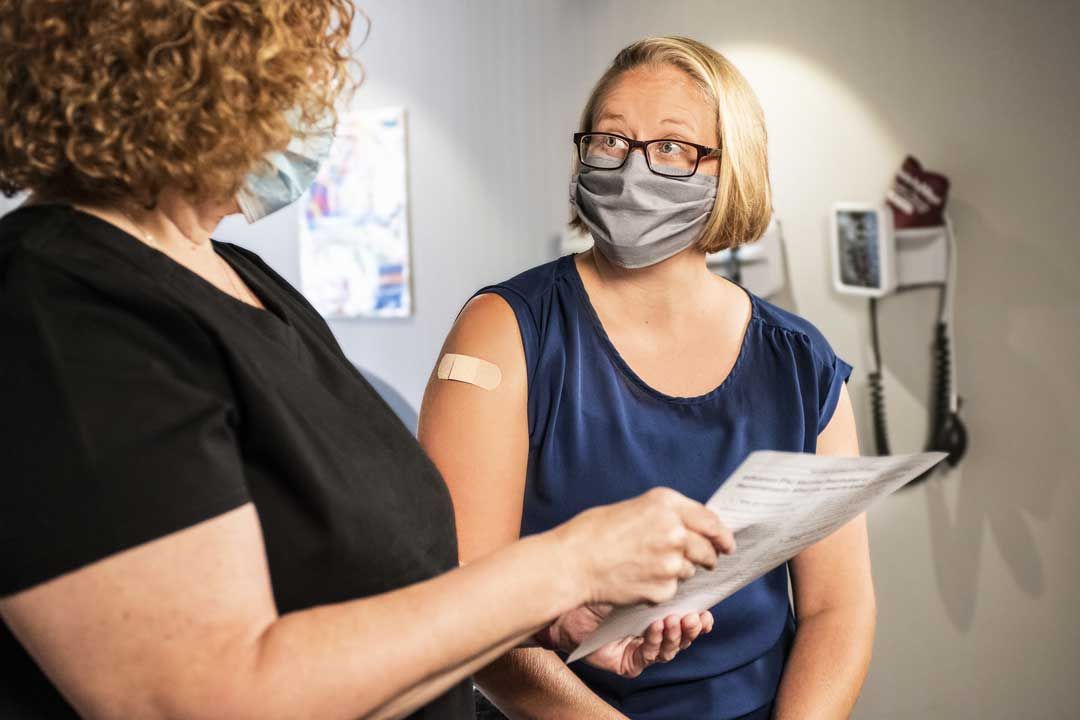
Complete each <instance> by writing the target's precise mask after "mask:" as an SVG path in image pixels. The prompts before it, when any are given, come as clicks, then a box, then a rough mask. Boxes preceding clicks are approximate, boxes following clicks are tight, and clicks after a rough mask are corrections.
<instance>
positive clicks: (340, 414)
mask: <svg viewBox="0 0 1080 720" xmlns="http://www.w3.org/2000/svg"><path fill="white" fill-rule="evenodd" d="M216 248H217V250H218V252H219V253H220V254H221V255H222V256H223V257H224V258H225V260H227V261H228V262H229V263H230V264H231V265H232V266H233V268H235V269H236V271H237V272H238V273H239V274H240V276H241V277H243V279H244V280H245V282H247V283H248V285H249V286H250V287H251V289H252V290H253V291H254V292H255V294H256V295H258V296H259V298H260V299H261V300H262V302H263V304H264V305H265V306H266V308H267V309H266V310H260V309H258V308H254V307H251V306H249V305H246V304H244V303H242V302H240V301H238V300H236V299H234V298H232V297H230V296H228V295H226V294H225V293H222V292H220V291H219V290H217V289H216V288H215V287H214V286H213V285H211V284H210V283H208V282H206V281H205V280H203V279H202V278H201V277H199V276H198V275H196V274H195V273H192V272H191V271H189V270H188V269H187V268H185V267H183V266H182V265H180V264H178V263H176V262H174V261H173V260H171V259H170V258H168V257H167V256H165V255H164V254H162V253H160V252H158V251H156V250H154V249H153V248H151V247H149V246H147V245H145V244H144V243H142V242H140V241H139V240H137V239H136V238H134V237H132V236H131V235H129V234H127V233H125V232H123V231H121V230H119V229H118V228H116V227H114V226H113V225H111V224H109V223H106V222H104V221H102V220H100V219H98V218H96V217H94V216H92V215H88V214H85V213H82V212H79V211H77V210H74V209H72V208H70V207H68V206H64V205H46V206H36V207H28V208H22V209H19V210H17V211H15V212H14V213H11V214H10V215H8V216H7V217H5V218H3V219H2V220H0V402H2V404H3V405H2V412H0V597H3V596H7V595H11V594H14V593H17V592H19V591H20V590H24V589H26V588H30V587H33V586H34V585H37V584H39V583H41V582H44V581H46V580H49V579H50V578H54V577H57V576H59V575H62V574H64V573H67V572H70V571H73V570H76V569H78V568H80V567H83V566H85V565H87V564H89V563H93V562H94V561H97V560H101V559H102V558H105V557H108V556H109V555H112V554H114V553H118V552H120V551H122V550H125V549H127V548H131V547H133V546H136V545H139V544H141V543H145V542H147V541H150V540H153V539H155V538H159V537H161V536H164V535H168V534H169V533H172V532H175V531H178V530H181V529H183V528H185V527H188V526H190V525H193V524H195V523H198V522H201V521H203V520H207V519H210V518H213V517H215V516H218V515H220V514H222V513H224V512H226V511H229V510H231V509H234V508H237V507H239V506H241V505H244V504H245V503H249V502H252V503H254V505H255V509H256V511H257V512H258V516H259V521H260V522H261V524H262V531H263V536H264V540H265V544H266V553H267V556H268V558H269V563H270V575H271V581H272V584H273V590H274V598H275V600H276V601H277V607H278V609H279V611H280V612H281V613H283V614H284V613H288V612H292V611H296V610H302V609H304V608H310V607H314V606H317V605H324V604H328V603H336V602H341V601H345V600H351V599H355V598H362V597H366V596H370V595H376V594H379V593H383V592H387V591H389V590H393V589H395V588H400V587H403V586H405V585H409V584H412V583H416V582H419V581H422V580H426V579H428V578H431V577H433V576H435V575H438V574H440V573H442V572H445V571H447V570H449V569H451V568H454V567H456V566H457V544H456V540H455V531H454V515H453V507H452V505H451V501H450V496H449V493H448V491H447V488H446V485H445V483H444V482H443V480H442V478H441V477H440V475H439V473H438V471H437V470H436V469H435V467H434V465H432V463H431V462H430V461H429V460H428V458H427V457H426V456H425V454H424V452H423V451H422V450H421V449H420V446H419V445H418V444H417V443H416V441H415V439H414V438H413V436H412V434H411V433H410V432H409V431H408V430H407V429H406V428H405V427H404V426H403V425H402V424H401V422H400V421H399V420H398V419H397V418H396V417H395V415H394V414H393V412H392V411H391V410H390V408H389V407H387V405H386V404H385V403H384V402H383V401H382V400H381V399H380V398H379V397H378V395H377V394H376V393H375V391H374V390H372V388H371V386H370V385H368V383H367V382H366V381H365V380H364V379H363V377H362V376H361V375H360V374H359V373H358V372H357V371H356V370H355V369H354V368H353V366H352V364H351V363H350V362H349V361H348V360H347V359H346V358H345V356H344V354H343V353H342V351H341V348H340V347H339V346H338V344H337V342H336V341H335V340H334V337H333V335H332V334H331V332H330V329H329V327H327V325H326V323H325V322H324V321H323V320H322V318H321V317H320V316H319V315H318V313H317V312H316V311H315V310H314V309H313V308H312V307H311V306H310V305H309V304H308V303H307V302H306V301H305V300H304V298H303V297H302V296H301V295H300V294H299V293H298V292H297V291H296V290H295V289H293V288H292V287H291V286H290V285H289V284H288V283H286V282H285V281H284V280H283V279H282V278H281V277H279V276H278V275H277V274H276V273H275V272H274V271H273V270H271V269H270V268H269V267H267V266H266V265H265V264H264V263H263V262H262V261H261V260H260V259H259V258H258V257H257V256H256V255H254V254H252V253H250V252H248V251H246V250H243V249H241V248H239V247H236V246H233V245H228V244H224V243H217V244H216ZM0 668H4V670H3V672H2V673H0V717H2V718H5V719H7V718H31V717H32V718H69V717H74V716H75V712H74V710H73V709H72V708H71V707H70V706H69V705H68V704H67V703H66V702H65V701H64V700H63V698H62V697H61V695H60V693H59V692H57V690H56V689H55V687H53V685H52V684H51V683H50V682H49V680H48V679H47V678H46V677H45V676H44V675H43V674H42V672H41V671H40V670H39V669H38V667H37V666H36V665H35V663H34V662H33V660H32V659H31V658H30V656H29V655H28V654H27V653H26V652H25V651H24V650H23V648H22V646H21V645H20V644H19V643H18V641H17V640H16V639H15V638H14V637H13V636H12V634H11V632H10V630H9V629H8V628H7V626H6V625H5V624H3V623H0ZM102 671H103V672H105V671H106V670H105V669H102ZM472 712H473V711H472V698H471V691H470V688H469V683H468V682H463V683H461V684H460V685H459V686H457V687H455V688H454V689H452V690H451V691H449V692H448V693H447V694H446V695H444V696H443V697H441V698H439V699H437V700H436V701H434V702H432V703H431V704H430V705H428V706H427V707H425V708H424V709H422V710H420V711H419V712H417V713H416V714H414V715H413V716H412V717H413V718H423V719H424V720H428V719H431V720H434V719H435V718H438V720H447V719H451V720H456V719H458V718H471V717H472Z"/></svg>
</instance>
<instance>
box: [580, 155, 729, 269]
mask: <svg viewBox="0 0 1080 720" xmlns="http://www.w3.org/2000/svg"><path fill="white" fill-rule="evenodd" d="M716 186H717V178H716V176H715V175H707V174H703V173H697V174H696V175H692V176H691V177H688V178H670V177H663V176H662V175H657V174H656V173H654V172H652V171H651V170H649V167H648V165H647V164H646V162H645V157H644V156H643V155H641V154H640V153H636V152H634V153H631V154H630V157H629V158H628V159H627V161H626V164H625V165H623V166H622V167H621V168H620V169H618V170H595V169H593V168H588V167H582V168H581V169H580V170H579V172H578V174H577V175H575V176H574V177H573V178H572V179H571V180H570V203H571V204H572V205H573V206H574V208H575V209H576V210H577V213H578V217H580V218H581V220H582V221H583V222H584V223H585V225H586V226H587V227H588V228H589V231H590V232H591V234H592V236H593V240H594V241H595V243H596V247H597V248H598V249H599V250H600V252H602V253H604V256H605V257H606V258H607V259H608V260H610V261H611V262H613V263H615V264H616V265H620V266H622V267H625V268H642V267H648V266H649V265H655V264H656V263H658V262H662V261H664V260H667V259H668V258H670V257H672V256H673V255H676V254H678V253H680V252H682V251H683V250H685V249H686V248H688V247H690V246H691V245H692V244H694V242H695V241H697V239H698V238H699V237H701V233H702V231H703V230H704V229H705V225H706V224H707V223H708V220H709V214H710V213H711V212H712V209H713V205H714V203H715V202H716Z"/></svg>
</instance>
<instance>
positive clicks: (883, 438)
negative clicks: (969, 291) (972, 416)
mask: <svg viewBox="0 0 1080 720" xmlns="http://www.w3.org/2000/svg"><path fill="white" fill-rule="evenodd" d="M928 286H932V287H939V288H940V290H941V293H942V295H943V296H944V294H945V287H944V284H929V285H919V286H907V287H901V288H898V292H905V291H908V290H915V289H921V288H923V287H928ZM940 307H941V306H939V308H940ZM870 337H871V343H872V349H873V353H874V368H873V370H872V371H871V372H870V373H869V375H868V376H867V382H868V384H869V386H870V410H871V414H872V418H873V422H874V444H875V447H876V449H877V454H878V455H888V454H889V452H890V447H889V429H888V418H887V413H886V410H885V382H884V378H883V377H882V374H881V343H880V339H879V338H878V316H877V299H876V298H870ZM933 354H934V404H933V409H932V414H931V418H930V437H929V438H928V440H927V443H926V450H927V451H928V452H929V451H935V450H936V451H939V452H944V453H948V455H949V457H948V462H949V464H950V465H952V466H953V467H955V466H956V465H957V464H959V462H960V460H961V459H962V458H963V457H964V453H965V452H966V451H967V429H966V428H965V427H964V423H963V421H961V420H960V416H959V414H958V412H957V411H958V410H959V408H957V411H953V408H952V403H951V398H952V387H951V384H952V352H951V347H950V345H949V326H948V324H947V323H946V322H945V321H944V320H939V321H938V323H937V326H936V327H935V332H934V348H933ZM932 474H933V470H932V469H931V470H928V471H927V472H925V473H923V474H922V475H920V476H919V477H917V478H915V479H914V480H912V481H911V483H909V485H914V484H917V483H919V482H922V481H923V480H926V479H927V478H928V477H930V475H932Z"/></svg>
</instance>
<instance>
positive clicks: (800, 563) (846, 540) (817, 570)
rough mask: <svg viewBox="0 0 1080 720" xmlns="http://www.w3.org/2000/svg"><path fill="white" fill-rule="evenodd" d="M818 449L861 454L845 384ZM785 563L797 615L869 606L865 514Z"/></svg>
mask: <svg viewBox="0 0 1080 720" xmlns="http://www.w3.org/2000/svg"><path fill="white" fill-rule="evenodd" d="M817 452H818V454H819V455H841V456H854V455H858V454H859V440H858V436H857V433H856V430H855V415H854V412H853V410H852V407H851V398H850V396H849V395H848V391H847V385H844V386H843V388H842V389H841V391H840V399H839V402H837V405H836V411H835V412H834V413H833V416H832V419H831V420H830V421H829V424H828V425H826V426H825V429H824V430H822V431H821V434H820V435H818V443H817ZM789 567H790V571H791V582H792V592H793V595H794V598H795V612H796V615H797V616H798V617H800V618H805V617H808V616H811V615H814V614H816V613H819V612H822V611H824V610H827V609H830V608H835V607H841V606H848V605H852V604H857V605H867V604H868V605H870V606H872V605H873V602H874V588H873V581H872V578H871V573H870V550H869V544H868V541H867V532H866V515H865V514H862V515H859V516H858V517H856V518H855V519H854V520H852V521H851V522H849V523H848V524H846V525H845V526H844V527H842V528H840V529H839V530H837V531H836V532H835V533H833V534H832V535H830V536H829V537H827V538H825V539H824V540H821V541H819V542H818V543H816V544H814V545H812V546H810V547H809V548H807V549H806V550H804V551H802V552H801V553H799V554H798V555H797V556H795V557H794V558H792V560H791V563H790V565H789Z"/></svg>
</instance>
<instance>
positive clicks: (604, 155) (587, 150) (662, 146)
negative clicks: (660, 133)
mask: <svg viewBox="0 0 1080 720" xmlns="http://www.w3.org/2000/svg"><path fill="white" fill-rule="evenodd" d="M645 150H646V158H647V160H648V164H649V169H650V170H652V171H653V172H654V173H657V174H659V175H669V176H672V177H686V176H688V175H693V174H694V170H696V169H697V162H698V151H697V148H696V147H694V146H693V145H687V144H686V143H681V142H679V141H677V140H656V141H653V142H650V143H649V144H648V146H646V148H645ZM578 152H579V156H580V159H581V162H582V163H583V164H584V165H586V166H588V167H591V168H596V169H598V170H614V169H615V168H618V167H621V166H622V164H623V163H624V162H626V157H627V155H629V154H630V143H628V142H627V141H626V140H624V139H623V138H621V137H617V136H615V135H603V134H597V135H584V136H583V137H582V138H581V142H580V143H579V144H578Z"/></svg>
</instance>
